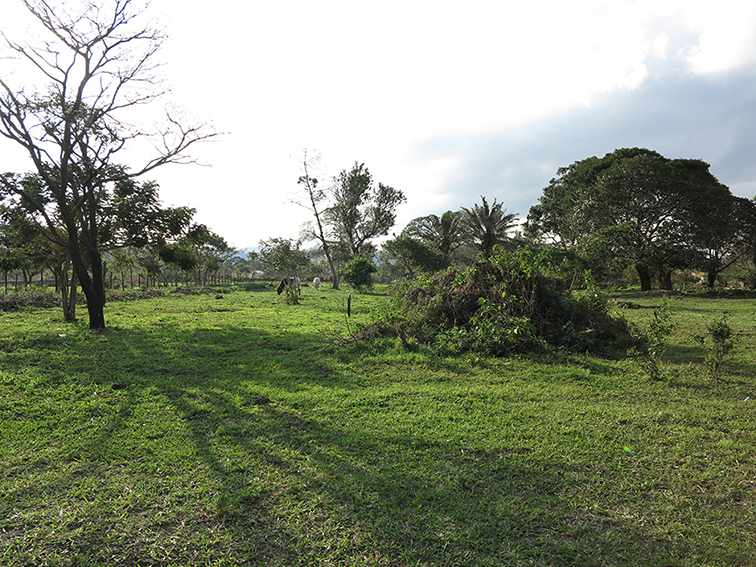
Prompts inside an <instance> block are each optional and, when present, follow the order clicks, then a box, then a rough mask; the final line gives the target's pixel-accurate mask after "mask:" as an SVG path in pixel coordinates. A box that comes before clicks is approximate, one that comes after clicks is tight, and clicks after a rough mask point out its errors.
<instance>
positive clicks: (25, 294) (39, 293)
mask: <svg viewBox="0 0 756 567" xmlns="http://www.w3.org/2000/svg"><path fill="white" fill-rule="evenodd" d="M59 304H60V297H59V296H58V295H57V294H56V293H55V290H53V289H50V288H40V287H36V286H34V287H29V288H26V289H21V290H19V291H12V292H9V293H6V294H0V311H18V310H19V309H26V308H30V307H55V306H57V305H59Z"/></svg>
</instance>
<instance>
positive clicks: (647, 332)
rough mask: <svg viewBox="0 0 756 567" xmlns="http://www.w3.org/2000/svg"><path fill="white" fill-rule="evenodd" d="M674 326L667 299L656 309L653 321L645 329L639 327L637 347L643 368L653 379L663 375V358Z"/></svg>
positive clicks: (636, 351)
mask: <svg viewBox="0 0 756 567" xmlns="http://www.w3.org/2000/svg"><path fill="white" fill-rule="evenodd" d="M673 328H674V326H673V322H672V314H671V313H670V311H669V305H668V304H667V302H666V301H665V302H664V303H662V304H661V305H660V306H659V307H657V308H655V309H654V313H653V317H652V319H651V322H650V323H649V324H648V326H647V327H646V328H645V329H641V328H638V329H637V335H638V339H639V341H638V343H639V344H638V347H637V348H636V349H635V353H636V355H637V358H638V361H639V362H640V366H641V369H642V370H643V372H645V373H646V375H647V376H648V377H649V378H651V379H652V380H660V379H661V378H662V377H663V373H662V369H661V359H662V357H663V356H664V353H665V352H666V351H667V340H668V339H669V335H671V334H672V329H673Z"/></svg>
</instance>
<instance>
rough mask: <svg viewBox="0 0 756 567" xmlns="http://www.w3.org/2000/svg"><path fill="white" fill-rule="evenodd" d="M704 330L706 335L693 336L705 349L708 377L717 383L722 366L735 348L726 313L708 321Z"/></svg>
mask: <svg viewBox="0 0 756 567" xmlns="http://www.w3.org/2000/svg"><path fill="white" fill-rule="evenodd" d="M706 330H707V331H708V334H707V335H705V336H700V335H699V336H697V337H695V338H696V340H697V341H698V342H699V343H700V344H701V346H703V347H704V349H705V351H706V355H705V358H704V360H705V361H706V368H707V369H708V371H709V379H710V380H711V381H712V382H714V383H717V382H719V378H720V376H721V374H722V366H723V365H724V363H725V362H727V359H728V358H729V357H730V355H731V354H732V351H733V349H734V348H735V338H734V333H733V332H732V328H731V327H730V325H729V323H728V322H727V314H726V313H724V314H722V318H721V319H719V320H718V321H712V322H711V323H709V324H708V325H707V327H706Z"/></svg>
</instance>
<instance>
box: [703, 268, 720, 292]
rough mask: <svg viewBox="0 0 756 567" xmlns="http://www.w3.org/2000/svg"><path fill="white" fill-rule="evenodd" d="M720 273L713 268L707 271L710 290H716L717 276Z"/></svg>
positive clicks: (707, 282) (707, 283)
mask: <svg viewBox="0 0 756 567" xmlns="http://www.w3.org/2000/svg"><path fill="white" fill-rule="evenodd" d="M718 275H719V273H718V272H716V271H714V270H711V271H709V272H707V273H706V285H707V286H708V287H709V290H712V291H713V290H714V288H715V287H716V285H717V276H718Z"/></svg>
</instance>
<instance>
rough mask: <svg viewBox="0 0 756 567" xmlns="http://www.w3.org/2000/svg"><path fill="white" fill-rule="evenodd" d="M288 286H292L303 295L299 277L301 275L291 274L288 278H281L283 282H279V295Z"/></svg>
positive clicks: (277, 291)
mask: <svg viewBox="0 0 756 567" xmlns="http://www.w3.org/2000/svg"><path fill="white" fill-rule="evenodd" d="M286 288H292V289H293V290H294V291H296V292H297V295H300V296H301V295H302V288H301V281H300V279H299V276H289V277H288V278H284V279H282V280H281V283H280V284H278V289H276V293H277V294H278V295H281V294H282V293H283V292H284V290H285V289H286Z"/></svg>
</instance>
